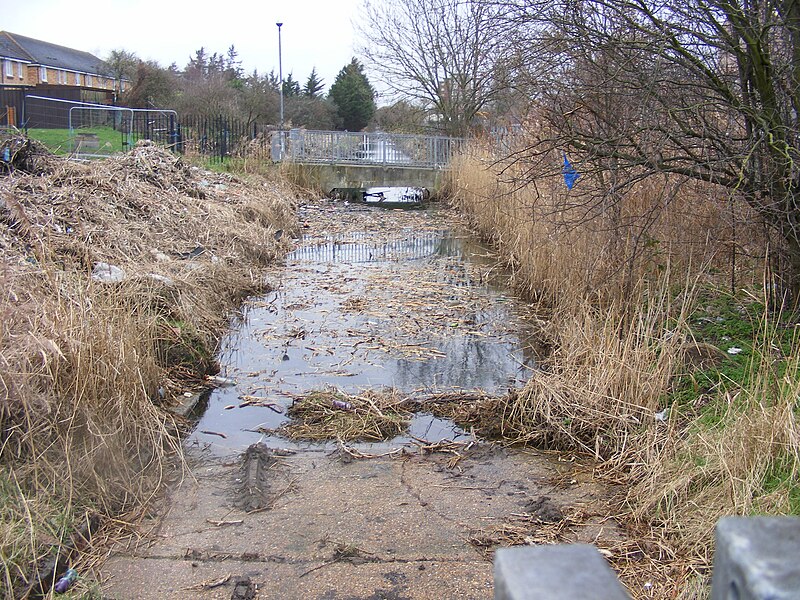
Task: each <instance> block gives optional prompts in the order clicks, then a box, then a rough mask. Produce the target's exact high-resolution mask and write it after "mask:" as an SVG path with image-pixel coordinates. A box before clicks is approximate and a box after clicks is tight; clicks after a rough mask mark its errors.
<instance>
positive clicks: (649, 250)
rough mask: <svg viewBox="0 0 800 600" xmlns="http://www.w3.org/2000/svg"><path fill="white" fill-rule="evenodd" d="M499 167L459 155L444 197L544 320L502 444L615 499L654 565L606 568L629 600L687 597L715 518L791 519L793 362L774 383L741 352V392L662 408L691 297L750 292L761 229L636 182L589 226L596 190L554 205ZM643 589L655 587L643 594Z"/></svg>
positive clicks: (769, 356)
mask: <svg viewBox="0 0 800 600" xmlns="http://www.w3.org/2000/svg"><path fill="white" fill-rule="evenodd" d="M512 143H513V141H512ZM521 143H522V144H523V145H524V143H525V140H521ZM507 150H508V148H505V149H504V151H503V152H501V153H497V154H496V153H495V149H494V148H493V147H492V145H491V144H486V145H478V144H476V145H474V146H473V147H472V149H471V152H470V153H469V154H465V155H464V156H462V157H460V158H459V159H458V161H457V163H456V165H455V169H454V170H453V171H452V175H451V180H450V182H449V185H450V187H451V193H452V196H453V201H454V203H455V204H456V205H457V206H458V207H459V208H461V209H462V210H463V211H464V212H465V213H466V214H467V215H468V216H469V217H470V218H471V219H472V222H473V224H474V226H475V227H476V228H477V229H478V231H480V232H481V233H482V234H483V235H484V236H485V237H487V238H488V239H491V240H492V241H493V242H494V243H495V244H496V245H497V246H498V248H499V249H500V250H501V251H502V252H503V253H504V256H505V257H506V260H507V261H508V263H509V265H510V267H511V268H512V270H513V271H514V277H515V281H516V283H517V284H518V286H519V288H520V289H521V290H523V291H524V292H526V293H527V294H528V295H529V296H530V297H531V298H535V299H537V300H538V301H539V302H540V303H541V304H542V305H544V306H547V307H548V309H549V312H550V314H551V316H552V319H551V320H550V328H549V336H550V340H549V341H550V345H551V347H552V348H553V351H552V354H551V355H550V356H549V357H548V358H547V359H546V360H545V362H544V364H543V368H542V369H541V370H539V371H537V372H536V373H535V374H534V375H533V376H532V377H531V379H530V381H529V382H528V384H527V385H526V386H525V387H524V389H522V390H520V391H519V392H518V393H517V394H516V395H511V396H509V397H508V398H507V399H505V400H504V402H502V403H501V404H502V405H501V406H500V407H499V409H500V410H502V411H503V413H504V418H503V435H504V436H505V437H507V438H508V439H510V440H518V441H521V442H527V443H533V444H536V445H539V446H545V447H549V448H559V449H570V450H572V451H579V452H584V453H587V454H590V455H594V456H595V457H596V458H597V459H599V460H600V468H599V470H598V472H599V473H601V474H603V475H604V476H605V477H608V478H610V479H612V480H614V481H619V482H624V483H625V484H626V486H628V488H629V490H630V492H629V494H628V496H627V498H626V500H625V502H624V503H623V504H622V505H621V506H620V507H619V511H620V514H626V515H629V516H628V517H626V519H625V520H626V522H627V523H626V524H627V525H628V526H629V527H631V528H632V531H636V532H637V533H636V534H635V535H636V536H638V537H639V539H641V540H651V541H649V542H646V543H643V545H641V546H640V548H643V549H644V552H645V554H646V555H647V558H648V559H655V560H648V562H647V564H648V565H650V567H649V568H648V570H647V571H646V572H642V569H631V568H628V567H629V566H630V565H629V564H628V563H629V562H630V560H641V554H640V553H639V554H637V556H639V558H634V559H632V558H631V556H615V557H614V559H613V560H614V562H615V566H616V567H617V568H618V569H619V570H620V572H621V574H622V575H623V577H624V578H625V581H626V584H628V586H629V589H630V591H631V592H632V593H633V594H634V596H637V597H645V596H646V597H651V596H650V594H654V595H655V597H686V598H689V597H694V596H693V594H695V593H700V592H698V590H701V589H702V583H703V578H702V574H704V573H707V569H708V567H709V566H710V559H711V549H712V548H711V546H712V541H713V540H712V536H711V531H712V529H713V525H714V523H715V521H716V519H717V518H719V517H720V516H723V515H726V514H749V513H751V512H753V511H758V512H766V513H785V512H790V511H791V507H790V497H791V496H792V494H793V493H794V492H793V489H794V484H792V483H791V481H792V480H793V477H794V474H795V473H796V470H797V467H796V464H797V458H798V452H799V451H800V445H798V437H797V426H796V423H795V418H794V414H793V408H794V406H795V402H796V400H795V399H796V397H797V389H796V388H797V380H798V378H797V372H796V359H795V358H794V357H789V359H788V361H787V362H786V365H787V366H786V370H785V371H781V370H780V368H779V367H778V366H776V365H777V364H778V363H777V362H776V360H775V356H774V349H775V347H776V343H775V342H776V340H774V339H773V338H770V337H769V336H768V335H767V334H766V333H765V334H764V337H763V338H762V339H760V340H755V341H754V345H753V357H754V358H753V360H752V363H751V366H750V367H749V372H748V373H749V374H748V375H747V376H746V379H748V380H749V381H750V382H751V383H750V384H749V385H746V386H743V387H739V388H735V389H736V391H734V392H731V389H732V388H731V386H721V385H720V386H716V387H715V389H712V390H711V391H710V393H709V394H708V395H707V396H705V397H697V398H695V399H694V400H693V401H692V402H689V403H681V402H680V401H677V400H675V399H674V397H673V395H672V394H673V392H674V391H675V389H676V387H677V386H678V383H679V382H680V378H681V377H689V378H691V377H692V373H693V372H695V370H696V369H698V368H700V367H699V366H698V365H697V364H694V363H693V361H692V360H691V357H692V356H694V355H699V354H698V353H699V352H700V351H702V349H703V347H702V346H701V345H698V344H697V342H696V341H695V340H694V337H693V330H692V326H693V323H692V322H691V320H690V315H692V313H693V311H694V310H696V309H697V308H698V304H699V301H698V294H699V292H700V291H701V290H706V289H709V288H711V289H715V290H722V291H721V292H719V293H724V289H725V288H729V287H730V285H731V282H732V281H733V282H734V283H735V288H736V290H737V292H738V290H739V289H742V288H745V289H755V290H757V289H758V288H759V287H760V286H759V285H758V284H760V282H761V281H762V277H763V268H762V265H763V263H762V260H763V256H764V255H765V249H764V246H765V245H766V244H765V243H764V241H763V237H762V235H761V232H762V231H763V229H762V228H761V227H760V226H759V224H758V223H759V222H758V220H757V219H755V218H753V215H752V213H750V212H747V209H746V208H742V207H738V206H737V207H732V206H731V204H730V202H729V201H727V200H726V196H725V195H718V193H717V190H715V188H713V187H712V186H708V185H705V184H704V185H698V184H696V183H691V184H690V183H689V182H688V181H685V180H678V179H676V178H674V177H663V178H655V179H651V180H644V181H642V182H641V183H640V184H638V185H637V186H636V187H635V188H634V189H632V190H631V191H630V192H628V193H627V194H625V195H624V196H623V197H621V198H618V199H617V201H616V202H615V203H614V205H613V206H609V207H608V208H609V209H608V210H603V209H602V206H598V204H597V203H596V202H595V201H594V198H597V197H598V196H601V195H602V194H599V193H598V192H599V191H600V190H604V189H606V188H603V181H602V179H598V180H591V179H589V178H586V179H584V180H582V181H581V183H580V185H579V186H577V187H576V188H575V189H573V190H572V191H568V190H567V188H566V187H565V186H564V185H563V181H561V179H560V177H555V176H553V175H549V176H548V175H546V174H544V173H543V174H542V176H541V177H536V176H535V173H530V172H524V173H523V172H522V170H523V167H524V166H525V168H530V163H527V165H526V164H525V163H524V161H514V160H513V156H514V153H513V151H512V152H507ZM499 155H503V156H507V157H512V158H507V159H498V158H497V156H499ZM559 161H560V157H557V156H552V157H551V162H552V163H553V164H555V165H557V164H559ZM548 171H549V172H550V173H552V172H553V171H554V169H553V168H552V165H551V166H550V167H549V169H548ZM521 181H526V182H527V183H525V184H522V183H520V182H521ZM734 252H735V254H734ZM764 304H765V305H766V304H768V303H767V302H764ZM761 329H762V331H764V332H767V331H769V330H770V327H769V323H768V322H765V323H763V324H762V327H761ZM697 348H699V350H697V351H695V350H696V349H697ZM759 356H760V357H762V359H761V360H759V358H758V357H759ZM695 385H696V384H695ZM711 407H714V408H713V409H712V408H711ZM665 409H667V410H665ZM652 540H655V543H653V542H652ZM647 548H649V550H648V549H647ZM653 569H656V570H657V571H658V572H654V571H653ZM698 574H700V575H701V577H700V578H696V577H693V576H695V575H698ZM646 578H649V579H650V581H651V582H652V583H653V585H654V587H652V588H647V589H645V588H643V587H642V585H643V583H644V581H645V579H646ZM693 580H694V581H693ZM698 581H699V583H700V586H698ZM681 594H683V595H682V596H681Z"/></svg>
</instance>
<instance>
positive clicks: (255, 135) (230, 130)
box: [178, 115, 272, 161]
mask: <svg viewBox="0 0 800 600" xmlns="http://www.w3.org/2000/svg"><path fill="white" fill-rule="evenodd" d="M179 132H180V140H181V143H180V145H179V146H178V150H179V151H180V152H184V153H186V154H190V155H192V154H193V155H199V156H204V157H206V158H208V159H210V160H216V161H222V160H225V159H227V158H231V157H246V158H257V159H266V160H270V158H271V151H270V142H269V139H270V135H271V133H272V128H270V127H268V126H264V125H261V124H259V123H257V122H255V121H244V120H241V119H236V118H234V117H229V116H224V115H219V116H216V117H182V118H181V119H180V128H179Z"/></svg>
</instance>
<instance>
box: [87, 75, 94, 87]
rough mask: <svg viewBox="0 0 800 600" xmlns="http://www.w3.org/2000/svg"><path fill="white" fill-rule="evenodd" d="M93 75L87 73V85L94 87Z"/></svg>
mask: <svg viewBox="0 0 800 600" xmlns="http://www.w3.org/2000/svg"><path fill="white" fill-rule="evenodd" d="M93 84H94V81H92V76H91V75H86V87H94V85H93Z"/></svg>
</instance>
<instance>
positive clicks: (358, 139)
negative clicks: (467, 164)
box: [272, 129, 463, 169]
mask: <svg viewBox="0 0 800 600" xmlns="http://www.w3.org/2000/svg"><path fill="white" fill-rule="evenodd" d="M462 143H463V139H460V138H449V137H442V136H423V135H403V134H390V133H381V132H371V133H363V132H362V133H352V132H347V131H310V130H306V129H292V130H291V131H284V132H278V133H277V134H276V135H275V136H274V137H273V139H272V158H273V160H275V161H281V160H286V161H292V162H296V163H301V164H325V165H355V166H358V165H364V166H375V165H382V166H391V167H410V168H415V169H442V168H444V167H445V166H446V165H447V164H448V163H449V162H450V159H451V158H452V156H453V154H454V153H455V152H456V151H458V149H459V148H460V147H461V145H462Z"/></svg>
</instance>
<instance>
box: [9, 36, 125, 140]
mask: <svg viewBox="0 0 800 600" xmlns="http://www.w3.org/2000/svg"><path fill="white" fill-rule="evenodd" d="M126 84H127V82H126V81H124V80H118V79H116V78H115V77H114V74H113V73H112V71H111V69H110V68H109V66H108V65H107V64H106V63H105V62H103V61H102V60H101V59H99V58H97V57H96V56H94V55H93V54H89V53H88V52H83V51H81V50H75V49H73V48H67V47H65V46H58V45H56V44H51V43H50V42H44V41H41V40H35V39H33V38H29V37H25V36H22V35H17V34H15V33H9V32H8V31H0V125H14V126H16V127H22V126H23V123H22V118H23V113H24V109H23V104H24V101H25V100H24V98H25V96H26V95H35V96H45V97H48V98H58V99H61V100H70V101H73V102H92V103H95V104H114V102H115V100H116V97H117V94H119V93H120V92H122V91H124V90H125V85H126Z"/></svg>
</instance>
